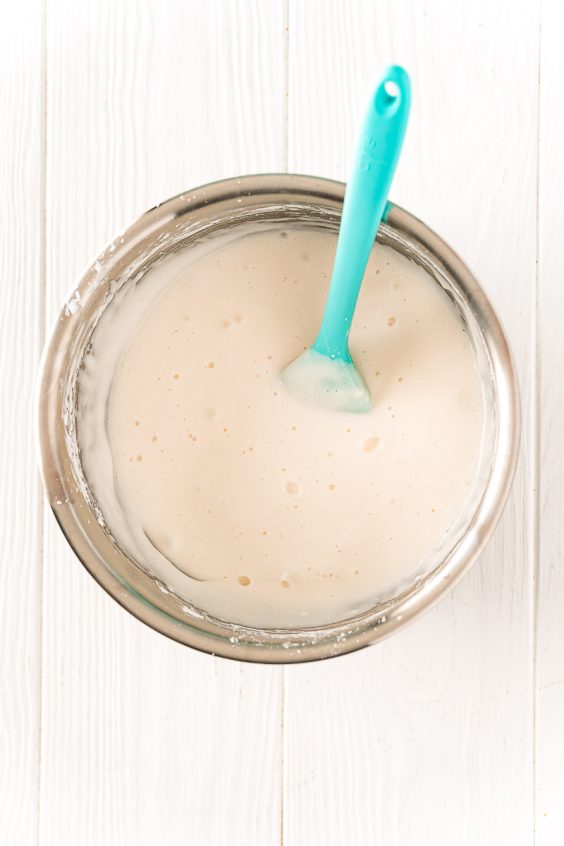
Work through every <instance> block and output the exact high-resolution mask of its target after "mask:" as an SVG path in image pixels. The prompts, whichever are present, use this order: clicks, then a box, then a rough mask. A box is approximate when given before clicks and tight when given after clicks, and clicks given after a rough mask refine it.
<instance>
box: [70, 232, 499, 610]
mask: <svg viewBox="0 0 564 846" xmlns="http://www.w3.org/2000/svg"><path fill="white" fill-rule="evenodd" d="M335 246H336V235H334V234H333V233H331V232H328V231H325V232H324V231H321V230H312V229H311V228H308V229H287V230H282V229H280V228H273V229H270V230H268V231H263V232H258V233H254V234H247V235H246V236H245V237H236V238H233V237H232V238H231V240H223V241H222V240H220V239H217V240H216V241H215V243H214V244H213V245H212V246H211V247H210V245H208V246H207V247H206V248H196V249H192V250H185V251H184V252H182V253H179V254H176V255H174V256H172V257H170V258H168V259H166V260H165V261H164V262H162V263H161V264H160V265H158V266H155V267H154V268H153V269H151V270H150V271H149V272H148V273H147V274H146V276H145V277H144V278H143V280H142V281H141V282H140V283H139V284H137V285H130V286H127V290H124V291H122V292H120V294H118V295H117V297H116V298H115V301H114V302H113V303H112V305H111V306H110V307H109V308H108V309H107V310H106V312H105V313H104V315H103V317H102V318H101V320H100V322H99V324H98V327H97V329H96V330H95V332H94V335H93V338H92V347H91V351H90V352H89V354H88V355H87V356H86V358H85V362H84V367H83V369H82V371H81V375H80V378H79V403H78V418H77V426H78V439H79V445H80V449H81V459H82V464H83V469H84V472H85V475H86V478H87V480H88V482H89V484H90V487H91V489H92V491H93V493H94V495H95V497H96V499H97V501H98V504H99V506H100V509H101V511H102V514H103V515H104V519H105V522H106V523H107V525H108V527H109V529H110V530H111V532H112V533H113V535H114V537H115V538H116V540H117V541H118V543H119V544H120V545H121V546H122V548H123V549H124V550H125V551H126V552H128V553H129V554H130V555H131V556H132V557H133V558H135V559H136V560H137V561H138V562H139V563H140V565H141V566H142V567H143V568H144V569H146V570H148V571H150V572H151V573H153V574H155V575H157V576H158V578H159V579H161V580H162V582H163V583H164V584H165V585H168V586H169V587H171V588H172V589H174V590H175V592H177V593H179V594H180V595H181V596H183V597H185V598H186V600H187V602H192V603H194V604H195V605H196V606H197V607H199V608H202V609H205V610H206V611H208V612H210V613H212V614H214V615H216V616H219V617H220V618H222V619H226V620H228V621H230V622H239V623H245V624H249V625H255V626H300V625H305V626H311V625H319V624H322V623H326V622H333V621H335V620H337V619H343V618H346V617H347V616H350V615H351V614H354V613H357V612H358V611H359V610H363V609H366V608H369V607H370V606H371V605H373V604H374V599H375V597H379V596H382V595H383V594H385V593H386V592H388V591H393V590H394V589H395V588H397V587H398V585H401V584H404V583H405V582H406V580H408V579H409V576H410V574H412V573H413V572H414V571H415V570H416V569H417V568H418V567H419V565H420V564H421V563H422V562H423V560H424V559H425V558H426V556H428V555H430V554H432V553H433V551H434V550H436V549H437V547H438V546H439V545H440V544H441V541H442V540H444V538H445V536H446V535H447V533H448V531H449V529H450V528H451V527H452V526H453V524H455V523H456V521H457V519H458V517H459V516H460V514H461V512H462V510H463V507H464V503H465V501H466V499H467V497H468V494H469V492H470V488H471V486H472V483H473V480H474V476H475V472H476V468H477V466H478V461H479V454H480V447H481V439H482V429H483V407H482V402H483V401H482V395H481V388H480V381H479V377H478V374H477V372H476V369H475V366H474V361H473V354H472V350H471V347H470V343H469V340H468V337H467V334H466V333H465V331H464V329H463V324H462V321H461V319H460V317H459V315H458V313H457V311H456V309H455V307H454V306H453V304H452V303H451V302H450V300H449V298H448V297H447V296H446V294H445V293H444V292H443V291H442V289H441V288H440V287H439V286H438V285H437V284H436V283H435V282H434V281H433V280H432V279H431V278H430V277H429V276H428V275H427V274H426V273H425V272H424V271H423V270H422V269H421V268H420V267H418V266H417V265H416V264H414V263H412V262H410V261H409V260H407V259H406V258H404V257H403V256H400V255H399V254H397V253H396V252H395V251H394V250H392V249H391V248H388V247H383V246H381V245H378V246H377V248H375V249H374V250H373V253H372V256H371V258H370V261H369V264H368V268H367V273H366V276H365V280H364V283H363V288H362V291H361V295H360V299H359V304H358V308H357V313H356V316H355V322H354V326H353V331H352V334H351V342H350V348H351V353H352V355H353V358H354V360H355V362H356V363H357V365H358V367H359V369H360V371H361V373H362V375H363V378H364V380H365V382H366V384H367V386H368V388H369V391H370V394H371V398H372V402H373V406H372V409H371V410H370V411H369V412H368V413H364V414H352V413H339V412H331V411H327V410H324V409H319V408H316V407H313V406H311V405H307V404H302V403H300V402H299V401H298V400H296V399H293V398H292V397H291V396H289V395H288V393H287V392H286V390H285V389H284V387H283V386H282V385H281V384H280V381H279V374H280V371H281V370H282V369H283V368H284V366H285V365H286V364H288V362H290V361H291V360H292V359H294V358H295V357H296V356H297V355H298V354H299V353H300V352H301V351H302V350H303V349H305V348H306V347H307V346H309V345H310V344H311V343H312V341H313V339H314V338H315V336H316V332H317V329H318V326H319V322H320V318H321V314H322V311H323V305H324V300H325V296H326V291H327V286H328V283H329V279H330V275H331V267H332V262H333V258H334V252H335Z"/></svg>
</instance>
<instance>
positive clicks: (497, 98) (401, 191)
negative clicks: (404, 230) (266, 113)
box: [284, 0, 557, 846]
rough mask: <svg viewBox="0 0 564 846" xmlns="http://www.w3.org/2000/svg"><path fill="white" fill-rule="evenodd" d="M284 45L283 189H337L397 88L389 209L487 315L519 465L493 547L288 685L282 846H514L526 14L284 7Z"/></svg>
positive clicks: (524, 590) (528, 364) (519, 785)
mask: <svg viewBox="0 0 564 846" xmlns="http://www.w3.org/2000/svg"><path fill="white" fill-rule="evenodd" d="M289 31H290V67H289V169H290V170H295V171H301V172H306V173H307V172H314V173H320V174H322V175H326V176H333V177H337V178H343V176H344V175H345V173H346V166H347V162H348V161H349V160H350V155H351V152H352V143H353V138H354V132H355V126H356V125H357V123H358V118H359V116H360V114H361V112H362V110H363V108H364V107H365V103H366V100H367V97H368V95H369V92H370V90H371V88H372V87H373V85H374V83H375V80H376V79H377V77H378V74H379V71H380V69H381V68H382V67H383V66H384V65H385V64H388V63H391V62H400V63H402V64H404V65H405V66H406V67H407V68H408V69H409V70H410V72H411V74H412V77H413V86H414V105H413V114H412V120H411V125H410V128H409V131H408V138H407V141H406V145H405V154H404V156H403V159H402V162H401V165H400V172H399V174H398V178H397V181H396V183H395V185H394V188H393V192H392V199H394V200H395V201H396V202H398V203H399V204H400V205H404V206H405V207H406V208H408V209H409V210H410V211H412V212H414V213H415V214H417V215H418V216H419V217H421V218H422V219H423V220H425V221H426V222H427V223H429V224H430V225H431V226H433V227H434V228H436V229H437V231H439V232H440V233H441V234H442V235H443V236H444V237H445V239H446V240H447V241H448V242H449V243H451V244H452V245H453V246H454V247H455V248H456V249H457V250H459V251H460V252H461V254H462V255H463V256H464V257H465V258H466V259H467V261H468V262H469V264H470V265H471V266H472V267H473V269H474V270H475V272H476V274H477V276H478V278H479V279H480V280H481V281H482V283H483V285H484V287H485V288H486V290H487V291H488V293H489V294H490V295H491V297H492V299H493V301H494V303H495V305H496V306H497V307H498V310H499V312H500V313H501V315H502V316H503V321H504V324H505V326H506V328H507V330H508V333H509V337H510V338H511V341H512V343H513V348H514V353H515V358H516V363H517V366H518V370H519V374H520V382H521V391H522V405H523V421H524V425H523V444H524V448H523V450H522V453H521V461H520V466H519V469H518V473H517V477H516V481H515V487H514V490H513V495H512V497H511V500H510V503H509V506H508V508H507V510H506V513H505V515H504V518H503V521H502V523H501V525H500V527H499V529H498V531H497V533H496V536H495V538H494V540H493V542H492V543H491V544H490V546H489V548H488V550H487V552H486V553H485V554H484V555H483V556H482V558H481V560H480V562H479V563H478V565H477V566H476V567H475V568H474V569H473V571H472V572H471V574H469V576H468V577H467V578H466V579H465V580H464V581H463V583H462V584H461V585H459V586H458V587H457V588H456V589H455V591H454V592H453V593H452V594H451V595H450V596H448V597H446V598H445V599H444V600H443V602H442V603H441V604H440V605H439V606H438V607H437V608H436V609H434V610H433V611H432V612H431V613H429V614H428V615H427V616H426V617H425V618H424V619H422V620H421V621H419V622H418V623H416V624H415V625H414V626H412V627H411V628H410V629H408V630H406V631H405V632H403V633H401V634H400V635H398V636H397V637H395V638H393V639H392V640H390V641H388V642H386V643H384V644H381V645H380V646H378V647H374V648H372V649H368V650H366V651H365V652H363V653H362V654H359V655H356V656H354V657H350V658H345V659H338V660H337V661H335V662H329V663H327V664H326V665H320V666H315V667H304V668H292V669H291V670H289V671H288V673H287V683H286V707H285V727H286V737H285V770H286V773H285V792H284V808H285V821H284V832H285V837H284V842H285V844H287V846H300V844H304V846H305V844H311V843H314V842H315V843H323V844H324V846H333V844H342V843H359V844H360V843H362V844H364V843H386V844H389V846H395V845H396V844H397V846H399V844H401V846H412V844H413V846H415V844H417V846H425V845H426V844H433V846H443V844H444V846H447V844H452V843H457V844H475V843H488V844H490V843H491V844H498V843H512V844H529V843H531V842H532V836H533V834H532V833H533V807H532V794H533V785H532V775H531V773H532V754H533V746H532V725H533V713H532V614H531V608H532V605H533V595H532V582H533V567H532V558H531V555H530V549H531V548H532V544H533V531H532V526H533V523H532V514H531V504H532V485H533V461H532V459H533V455H532V454H531V450H530V448H529V445H530V433H531V428H530V419H531V414H532V403H533V402H534V393H533V392H532V390H531V384H532V380H533V378H534V368H533V367H532V362H533V354H534V326H533V321H534V316H533V314H532V310H531V303H532V298H533V293H534V282H535V200H536V191H535V187H536V186H535V181H536V129H537V74H538V67H537V60H538V4H536V3H525V2H521V3H519V4H517V7H516V5H515V3H513V2H510V1H509V0H500V2H498V3H493V4H491V3H489V2H487V0H479V2H474V3H471V4H470V3H465V4H462V3H457V4H448V3H445V2H442V0H429V2H426V3H424V4H415V3H411V2H409V0H394V2H380V3H373V2H370V0H366V2H361V0H354V1H353V2H350V3H347V4H344V3H340V2H338V0H323V2H321V0H310V2H309V3H299V2H295V0H291V3H290V14H289ZM555 37H556V36H555ZM555 155H556V152H555ZM554 190H555V191H556V188H555V189H554ZM556 196H557V195H556V193H555V197H556ZM554 455H555V453H554ZM547 842H548V841H547ZM552 842H553V841H552Z"/></svg>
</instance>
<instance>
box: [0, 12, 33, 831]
mask: <svg viewBox="0 0 564 846" xmlns="http://www.w3.org/2000/svg"><path fill="white" fill-rule="evenodd" d="M41 118H42V50H41V15H40V7H39V3H38V2H36V1H35V0H24V2H21V3H18V4H17V6H15V7H14V8H13V9H10V12H9V14H4V15H3V16H2V26H1V27H0V150H1V153H0V188H1V190H0V276H1V279H2V284H1V285H0V550H1V553H0V555H1V559H0V840H1V841H2V842H3V843H10V844H12V843H13V844H17V846H28V844H32V843H33V844H35V843H36V842H37V785H38V776H39V756H38V750H39V713H40V675H39V667H40V639H39V638H40V629H41V623H40V616H39V613H40V607H41V593H40V589H41V516H40V502H41V499H40V497H41V492H40V489H39V484H38V477H37V471H36V467H35V451H34V431H33V424H34V407H33V402H32V398H33V390H34V383H35V374H36V369H37V364H38V358H39V351H40V349H41V333H42V299H43V297H42V284H41V283H42V280H41V261H40V259H41V242H42V239H41V225H42V192H41V175H42V170H41V168H42V158H41V148H42V133H41Z"/></svg>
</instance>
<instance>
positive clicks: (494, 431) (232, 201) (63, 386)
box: [39, 174, 519, 663]
mask: <svg viewBox="0 0 564 846" xmlns="http://www.w3.org/2000/svg"><path fill="white" fill-rule="evenodd" d="M343 195H344V185H342V184H341V183H338V182H333V181H330V180H326V179H318V178H314V177H310V176H294V175H285V174H282V175H264V176H245V177H241V178H240V179H230V180H226V181H223V182H216V183H213V184H210V185H205V186H203V187H201V188H197V189H195V190H193V191H190V192H187V193H184V194H181V195H179V196H177V197H174V198H173V199H171V200H168V201H167V202H164V203H162V204H160V205H159V206H157V207H156V208H154V209H151V210H150V211H148V212H147V213H146V214H144V215H143V216H142V217H141V218H139V220H137V221H136V222H135V223H134V224H133V225H132V226H131V227H130V228H129V229H127V230H126V231H125V232H124V233H123V234H122V235H121V236H119V237H117V238H116V239H115V240H114V242H113V243H112V244H110V246H109V247H108V248H107V249H106V250H105V252H103V253H102V255H101V256H100V257H99V258H98V260H97V261H96V262H95V263H94V264H93V265H92V267H91V268H90V269H89V270H88V271H87V272H86V274H85V275H84V276H83V278H82V280H81V281H80V283H79V285H78V288H77V289H76V290H75V291H74V293H73V294H72V295H71V297H69V299H68V300H67V303H66V305H65V307H64V309H63V311H62V312H61V314H60V316H59V318H58V320H57V322H56V325H55V327H54V330H53V333H52V336H51V339H50V341H49V344H48V346H47V348H46V350H45V352H44V356H43V362H42V371H41V380H40V386H39V441H40V452H41V467H42V473H43V479H44V482H45V487H46V490H47V495H48V497H49V502H50V505H51V507H52V509H53V511H54V513H55V516H56V518H57V520H58V522H59V525H60V526H61V528H62V530H63V532H64V534H65V536H66V538H67V540H68V542H69V543H70V545H71V547H72V548H73V549H74V551H75V553H76V555H77V556H78V558H79V559H80V560H81V561H82V563H83V564H84V566H85V567H86V568H87V569H88V570H89V571H90V573H91V574H92V575H93V576H94V578H95V579H96V580H97V581H98V582H99V584H101V585H102V587H103V588H104V589H105V590H106V591H107V592H108V593H109V594H110V595H111V596H113V597H114V599H116V600H117V601H118V602H119V603H120V604H121V605H122V606H123V607H124V608H126V609H127V610H128V611H130V612H131V613H132V614H134V615H135V616H136V617H138V618H139V619H140V620H142V621H143V622H144V623H147V624H148V625H150V626H152V627H153V628H154V629H156V630H157V631H159V632H162V633H163V634H165V635H168V636H169V637H171V638H174V639H175V640H177V641H179V642H181V643H184V644H186V645H188V646H192V647H195V648H197V649H200V650H203V651H205V652H209V653H213V654H216V655H222V656H225V657H229V658H236V659H240V660H245V661H258V662H268V663H285V662H300V661H311V660H316V659H319V658H326V657H329V656H334V655H339V654H342V653H345V652H350V651H352V650H355V649H359V648H361V647H363V646H367V645H368V644H371V643H374V642H375V641H377V640H380V639H382V638H384V637H387V636H388V635H390V634H392V632H394V631H396V630H397V629H399V628H401V627H402V626H405V625H406V624H407V623H408V622H409V621H411V620H413V619H414V618H415V617H417V616H418V615H419V614H421V613H422V612H423V611H425V610H426V609H428V608H430V607H431V606H432V605H433V604H434V603H435V602H436V601H437V600H438V599H439V598H440V597H441V596H442V595H443V594H444V593H445V592H446V591H448V590H450V589H451V587H452V586H453V584H454V583H455V582H456V581H457V580H458V579H459V578H460V577H461V576H462V575H463V574H464V573H465V572H466V571H467V570H468V568H469V567H470V566H471V564H472V563H473V562H474V561H475V559H476V557H477V556H478V555H479V553H480V551H481V550H482V549H483V547H484V544H485V543H486V541H487V540H488V538H489V537H490V535H491V533H492V531H493V528H494V526H495V524H496V522H497V520H498V518H499V516H500V514H501V511H502V509H503V506H504V504H505V501H506V498H507V495H508V492H509V488H510V485H511V480H512V476H513V471H514V467H515V462H516V456H517V449H518V431H519V410H518V398H517V384H516V377H515V372H514V368H513V364H512V359H511V354H510V351H509V347H508V344H507V341H506V339H505V336H504V334H503V330H502V328H501V326H500V324H499V322H498V320H497V317H496V315H495V313H494V311H493V309H492V307H491V305H490V303H489V302H488V299H487V298H486V296H485V294H484V293H483V291H482V290H481V288H480V286H479V285H478V283H477V281H476V280H475V279H474V277H473V276H472V274H471V273H470V271H469V270H468V269H467V267H466V266H465V265H464V264H463V263H462V261H461V260H460V259H459V258H458V257H457V256H456V255H455V254H454V253H453V252H452V250H451V249H450V248H449V247H448V246H447V245H446V244H445V243H444V241H442V240H441V239H440V238H439V237H438V236H437V235H436V234H435V233H434V232H432V231H431V230H429V229H428V228H427V227H426V226H425V225H424V224H423V223H421V222H420V221H419V220H417V219H416V218H414V217H413V216H412V215H410V214H409V213H408V212H406V211H404V210H403V209H400V208H398V207H396V206H391V207H390V208H389V212H388V214H387V219H386V222H385V223H384V224H382V226H381V227H380V230H379V233H378V241H381V242H383V243H386V244H387V245H389V246H391V247H392V248H393V249H395V250H398V251H399V252H401V253H403V254H404V255H407V256H408V257H409V258H410V259H412V260H413V261H416V262H417V263H418V264H420V265H421V266H422V267H423V268H424V269H425V270H426V272H427V273H428V274H429V275H430V276H431V277H433V279H434V280H435V281H436V283H437V284H439V285H441V286H442V287H443V289H444V290H445V291H446V293H447V294H448V295H449V296H450V297H451V299H452V301H453V303H454V305H455V307H456V308H457V309H458V310H459V313H460V318H461V320H462V321H463V323H464V324H465V328H466V331H467V332H468V336H469V338H470V342H471V343H472V346H473V349H474V354H475V358H476V364H477V368H478V371H479V373H480V377H481V379H482V387H483V393H484V405H485V408H486V421H485V439H484V449H483V453H482V458H481V466H480V468H479V471H478V473H477V482H476V486H475V488H476V489H475V491H474V493H473V495H472V497H471V499H470V502H469V504H468V507H467V508H466V511H465V513H464V514H463V515H462V517H461V520H460V524H459V525H458V526H457V530H456V531H455V532H454V533H453V534H452V536H451V540H450V541H449V545H448V548H447V549H444V550H442V552H441V555H440V557H439V560H435V561H434V562H433V566H432V567H429V565H427V569H426V570H425V571H421V570H420V571H417V572H415V573H414V575H413V577H412V578H411V579H410V580H409V581H408V582H406V583H404V584H402V585H398V586H397V588H396V590H395V591H394V593H393V595H390V596H387V597H385V598H384V599H383V600H382V601H380V602H379V603H378V605H377V606H376V607H374V608H372V609H371V610H369V611H367V612H365V613H362V614H360V615H358V616H357V617H354V618H352V619H349V620H345V621H343V620H341V621H336V622H335V623H334V624H331V625H326V626H322V627H320V628H316V629H301V630H298V629H260V630H259V629H254V628H248V627H245V626H241V625H233V624H231V623H229V621H220V620H217V619H214V618H212V617H210V616H208V615H206V613H205V609H195V608H193V607H191V606H190V603H189V602H187V600H186V597H182V596H179V595H177V594H176V593H175V592H174V590H173V589H171V587H170V585H164V584H163V583H162V582H160V581H159V579H157V578H156V577H155V576H153V575H151V574H150V573H147V572H145V571H144V570H143V569H142V568H141V567H140V566H139V564H138V563H136V562H135V561H133V560H131V559H130V558H128V557H127V555H126V554H125V553H124V552H123V551H122V550H121V549H120V548H119V546H118V545H117V544H116V542H115V541H114V539H113V538H112V536H111V533H110V532H109V531H108V529H107V527H106V526H105V525H104V521H103V520H101V519H100V514H99V512H97V506H96V502H95V500H94V498H93V496H92V494H91V492H90V490H89V487H88V480H87V479H85V478H84V474H83V471H82V467H81V462H80V453H79V447H78V444H77V440H76V422H75V409H76V380H77V375H78V372H79V368H80V366H81V362H82V360H83V357H84V354H85V351H86V349H87V347H88V344H89V340H90V337H91V335H92V332H93V329H94V328H95V326H96V323H97V321H98V319H99V317H100V314H101V313H102V312H103V310H104V309H105V308H111V302H112V297H113V296H114V294H115V292H116V291H117V290H118V289H119V288H120V287H121V286H122V285H124V284H133V283H134V282H138V281H139V280H140V279H141V278H142V276H143V274H144V272H145V270H146V269H147V268H148V267H150V266H151V264H152V263H153V262H154V261H156V260H158V259H159V258H162V256H163V255H164V254H166V253H168V252H171V251H174V250H178V249H185V248H189V245H190V243H194V242H195V241H201V240H202V238H206V237H207V236H209V235H211V234H215V233H217V232H218V231H219V230H221V229H224V228H226V227H230V228H232V227H236V226H238V225H240V224H242V223H245V224H248V222H249V221H253V222H256V225H257V226H260V223H261V221H268V222H269V223H271V222H272V221H284V222H288V223H300V224H301V225H304V226H309V225H313V226H316V227H325V228H331V229H335V230H336V229H337V228H338V224H339V219H340V213H341V208H342V203H343Z"/></svg>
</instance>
